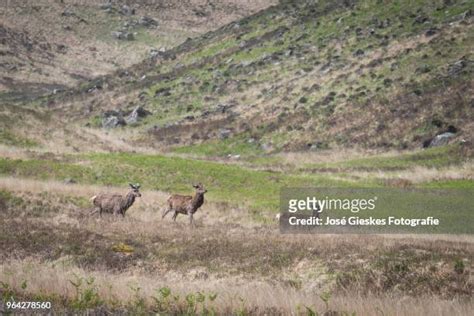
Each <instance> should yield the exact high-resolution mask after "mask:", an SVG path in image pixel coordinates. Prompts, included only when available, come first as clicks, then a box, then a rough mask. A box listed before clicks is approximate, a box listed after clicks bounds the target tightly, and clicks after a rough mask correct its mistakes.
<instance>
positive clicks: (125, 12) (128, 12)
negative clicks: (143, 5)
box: [119, 4, 135, 16]
mask: <svg viewBox="0 0 474 316" xmlns="http://www.w3.org/2000/svg"><path fill="white" fill-rule="evenodd" d="M119 12H120V13H121V14H123V15H126V16H130V15H134V14H135V9H133V8H131V7H129V6H128V5H126V4H124V5H123V6H122V7H121V8H120V11H119Z"/></svg>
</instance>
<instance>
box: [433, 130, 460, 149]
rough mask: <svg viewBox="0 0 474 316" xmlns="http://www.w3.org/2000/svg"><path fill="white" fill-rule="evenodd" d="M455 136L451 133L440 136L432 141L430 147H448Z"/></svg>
mask: <svg viewBox="0 0 474 316" xmlns="http://www.w3.org/2000/svg"><path fill="white" fill-rule="evenodd" d="M454 136H456V134H454V133H449V132H447V133H443V134H439V135H437V136H436V137H435V138H433V139H432V140H431V143H430V145H429V147H438V146H444V145H447V144H448V143H449V141H450V140H451V139H452V138H454Z"/></svg>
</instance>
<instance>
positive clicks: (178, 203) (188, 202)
mask: <svg viewBox="0 0 474 316" xmlns="http://www.w3.org/2000/svg"><path fill="white" fill-rule="evenodd" d="M193 187H194V188H195V189H196V192H195V193H194V195H193V196H190V195H179V194H173V195H171V196H170V197H169V198H168V208H166V209H165V210H164V211H163V215H162V217H161V218H164V217H165V216H166V214H168V213H169V212H171V211H173V212H174V214H173V221H176V217H177V216H178V214H185V215H188V216H189V224H190V225H191V226H194V219H193V215H194V213H196V211H197V210H198V209H199V208H200V207H201V206H202V204H203V203H204V193H206V192H207V190H206V189H204V186H203V185H202V183H198V184H195V185H193Z"/></svg>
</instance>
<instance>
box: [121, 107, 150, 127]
mask: <svg viewBox="0 0 474 316" xmlns="http://www.w3.org/2000/svg"><path fill="white" fill-rule="evenodd" d="M150 114H151V112H150V111H147V110H145V109H144V108H143V107H142V106H140V105H138V106H136V107H135V108H134V109H133V111H132V113H130V114H129V115H128V116H127V118H126V120H125V121H126V122H127V124H136V123H138V122H139V121H140V120H141V119H143V118H145V117H147V116H148V115H150Z"/></svg>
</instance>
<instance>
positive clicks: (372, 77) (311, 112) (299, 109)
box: [50, 0, 474, 151]
mask: <svg viewBox="0 0 474 316" xmlns="http://www.w3.org/2000/svg"><path fill="white" fill-rule="evenodd" d="M473 6H474V2H473V1H448V2H447V1H430V2H427V1H393V2H388V3H386V4H385V5H380V1H371V0H362V1H317V2H312V1H296V2H295V1H291V2H288V3H282V4H280V5H278V6H275V7H272V8H269V9H267V10H264V11H262V12H260V13H258V14H256V15H253V16H250V17H248V18H245V19H243V20H241V21H239V22H234V23H231V24H229V25H227V26H225V27H223V28H221V29H218V30H217V31H214V32H211V33H207V34H205V35H203V36H200V37H197V38H195V39H192V40H188V41H186V42H185V43H183V44H182V45H180V46H178V47H176V48H174V49H171V50H169V51H167V52H166V53H163V54H160V55H158V56H156V57H155V58H152V59H148V60H146V61H144V62H142V63H141V64H138V65H135V66H133V67H131V68H128V69H127V70H126V71H125V70H123V71H121V72H119V73H115V75H113V76H112V75H109V76H106V77H102V78H98V79H97V80H95V81H93V82H92V83H90V84H88V85H85V86H83V87H81V88H80V89H76V90H75V91H71V92H68V93H65V94H63V95H61V96H59V97H57V98H53V101H55V102H57V103H61V104H66V105H65V106H63V107H60V110H61V111H64V110H66V109H67V114H66V116H68V117H70V118H74V120H77V119H78V118H79V117H82V121H81V122H83V123H87V122H88V123H89V124H92V126H100V123H101V119H102V117H103V113H104V111H105V110H112V109H113V110H121V111H122V112H124V113H127V111H128V112H129V111H131V109H132V108H133V107H134V106H137V105H143V106H144V107H145V108H146V109H147V110H148V111H151V112H152V115H151V116H148V117H147V118H146V119H145V120H143V121H142V122H140V123H139V124H135V125H134V126H133V127H126V128H125V131H133V133H134V135H136V136H134V137H132V138H130V139H129V140H130V141H131V142H133V143H137V141H139V142H141V143H143V144H145V145H147V146H148V145H156V144H158V145H159V146H163V145H166V146H169V145H172V146H176V145H193V147H192V149H193V150H199V148H202V147H203V146H204V147H206V146H207V147H209V146H210V147H212V146H220V145H216V144H215V140H219V139H225V142H226V143H228V144H230V145H232V146H236V147H237V148H238V147H239V146H240V147H245V148H247V147H250V149H251V150H252V149H255V150H258V149H262V150H264V151H279V150H301V149H309V148H311V149H317V148H328V147H338V146H362V147H377V148H380V147H395V148H413V147H421V145H422V143H423V142H424V141H426V139H429V138H431V137H433V136H435V135H436V134H439V133H442V132H444V131H448V130H449V131H454V132H456V133H457V136H458V138H465V139H470V138H471V137H472V130H473V128H472V127H473V125H472V123H473V113H474V111H472V106H473V94H472V91H473V89H472V88H473V81H472V70H473V63H472V60H473V56H472V51H473V43H474V40H473V38H472V34H474V32H473V31H472V26H473V24H472V22H473V17H472V9H473ZM96 87H98V89H97V91H95V88H96ZM94 91H95V92H94ZM78 100H80V101H79V102H78ZM50 102H51V100H50ZM85 104H87V106H89V105H92V106H91V107H90V111H86V112H87V113H86V114H85V115H84V106H85ZM122 132H123V131H122ZM122 132H121V133H122ZM137 135H138V136H137ZM196 146H197V147H196ZM186 148H188V149H189V150H191V148H189V147H186ZM180 150H186V149H180Z"/></svg>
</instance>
